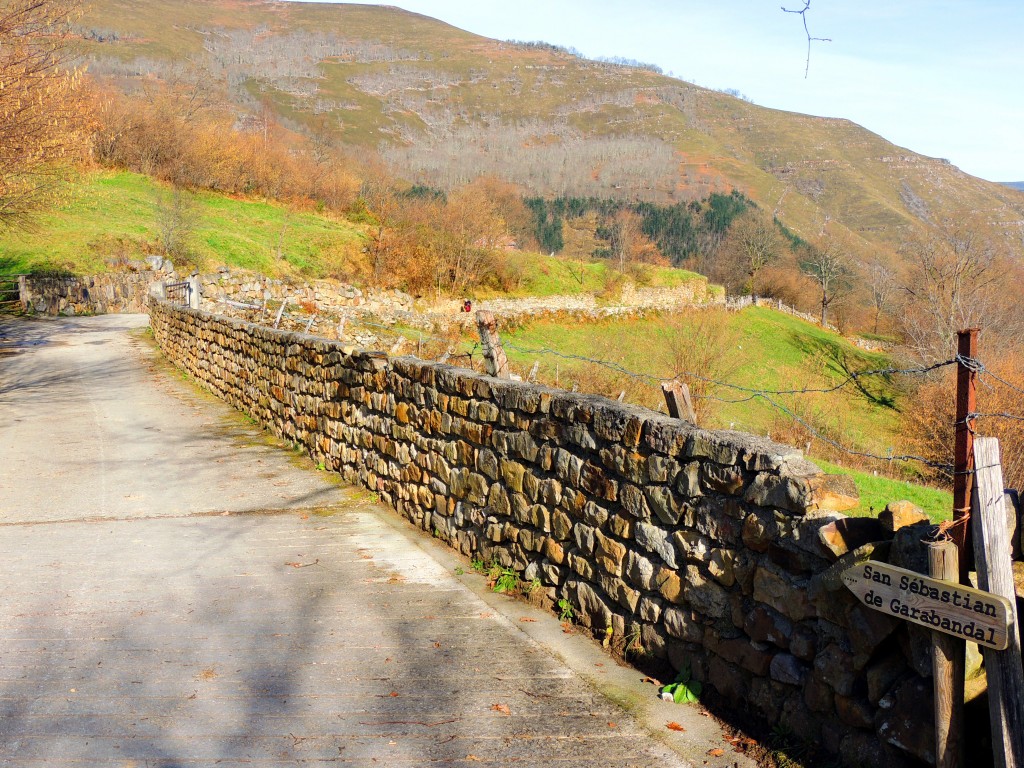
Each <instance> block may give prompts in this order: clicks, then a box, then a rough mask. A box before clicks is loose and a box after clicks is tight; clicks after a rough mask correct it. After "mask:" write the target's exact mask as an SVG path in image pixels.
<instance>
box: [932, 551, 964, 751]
mask: <svg viewBox="0 0 1024 768" xmlns="http://www.w3.org/2000/svg"><path fill="white" fill-rule="evenodd" d="M928 574H929V575H930V576H931V577H932V578H933V579H939V580H941V581H950V582H952V583H954V584H958V583H959V582H960V565H959V556H958V553H957V551H956V544H954V543H953V542H952V541H948V540H947V541H936V542H932V543H931V544H929V545H928ZM964 650H965V649H964V641H963V640H958V639H957V638H955V637H953V636H952V635H946V634H942V633H941V632H932V684H933V690H934V692H935V768H957V767H958V766H959V765H960V754H961V750H962V747H961V745H962V743H963V710H964Z"/></svg>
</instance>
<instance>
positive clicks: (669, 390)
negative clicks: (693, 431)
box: [661, 379, 697, 427]
mask: <svg viewBox="0 0 1024 768" xmlns="http://www.w3.org/2000/svg"><path fill="white" fill-rule="evenodd" d="M661 391H662V393H663V394H664V395H665V404H666V405H667V406H668V415H669V416H671V417H672V418H674V419H685V420H686V421H688V422H690V423H691V424H693V426H695V427H696V426H697V416H696V414H695V413H694V412H693V402H692V401H691V400H690V388H689V387H688V386H686V385H685V384H683V382H681V381H680V380H679V379H672V381H663V382H662V383H661Z"/></svg>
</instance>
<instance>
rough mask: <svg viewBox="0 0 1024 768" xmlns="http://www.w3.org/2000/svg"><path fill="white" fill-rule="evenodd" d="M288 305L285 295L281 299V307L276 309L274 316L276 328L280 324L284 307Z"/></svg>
mask: <svg viewBox="0 0 1024 768" xmlns="http://www.w3.org/2000/svg"><path fill="white" fill-rule="evenodd" d="M287 306H288V297H287V296H285V297H284V298H283V299H281V307H280V309H278V310H277V317H275V318H274V327H275V328H277V326H279V325H280V324H281V316H282V315H283V314H284V308H285V307H287Z"/></svg>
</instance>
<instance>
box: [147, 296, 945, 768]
mask: <svg viewBox="0 0 1024 768" xmlns="http://www.w3.org/2000/svg"><path fill="white" fill-rule="evenodd" d="M151 318H152V325H153V329H154V332H155V336H156V339H157V341H158V342H159V344H160V346H161V347H162V348H163V350H164V352H165V353H166V355H167V356H168V357H169V358H170V359H171V360H172V361H173V362H174V363H175V364H176V365H178V366H179V367H181V368H183V369H185V370H187V371H188V372H189V373H190V374H191V375H192V376H193V377H194V378H195V379H196V380H198V381H199V382H201V383H202V384H203V385H204V386H206V387H207V388H209V389H210V390H211V391H213V392H214V393H216V394H217V395H218V396H220V397H221V398H223V399H224V400H226V401H227V402H229V403H230V404H232V405H233V406H235V407H236V408H239V409H241V410H243V411H245V412H246V413H248V414H250V415H251V416H252V417H254V418H255V419H256V420H258V421H259V422H261V423H262V424H264V425H266V426H267V427H269V428H270V429H271V430H272V431H273V432H275V433H276V434H278V435H280V436H281V437H283V438H285V439H287V440H291V441H295V442H297V443H299V444H301V445H302V446H304V447H305V448H306V449H307V450H308V451H309V452H310V453H311V455H312V456H313V457H314V459H315V460H316V461H318V462H323V463H324V465H325V466H326V467H327V468H329V469H330V470H333V471H337V472H339V473H340V474H341V475H342V476H343V477H344V478H345V479H346V480H348V481H351V482H354V483H359V484H362V485H364V486H366V487H368V488H370V489H372V490H374V491H376V492H378V493H380V495H381V497H382V498H383V499H384V500H385V501H387V502H388V503H389V504H391V505H392V506H394V507H395V508H396V509H397V510H398V511H399V512H400V513H401V514H402V515H404V516H405V517H406V518H408V519H409V520H410V521H411V522H413V523H414V524H415V525H417V526H419V527H420V528H422V529H424V530H426V531H431V532H433V533H434V534H435V535H436V536H437V537H439V538H440V539H442V540H444V541H445V542H447V543H448V544H450V545H451V546H452V547H454V548H456V549H458V550H459V551H460V552H462V553H464V554H466V555H471V556H473V557H477V558H481V559H483V560H485V561H493V562H495V563H498V564H500V565H502V566H505V567H511V568H514V569H515V570H516V571H517V573H519V574H521V576H522V578H524V579H526V580H532V579H537V580H539V583H540V584H541V585H542V588H543V589H544V590H545V591H546V595H547V596H548V598H549V599H551V600H556V599H567V600H569V601H570V602H571V603H572V605H573V606H574V608H575V612H576V615H577V618H578V620H579V621H580V622H581V623H582V624H583V625H585V626H587V627H591V628H593V629H594V630H595V631H598V632H600V633H601V634H602V635H603V634H604V633H605V632H606V629H607V628H608V627H610V628H611V630H612V637H613V638H614V639H615V640H616V641H617V642H621V641H622V640H623V639H625V638H631V639H632V640H633V641H634V642H638V644H639V646H640V647H642V648H643V649H644V650H645V652H647V653H649V654H653V655H654V656H656V657H659V658H667V659H668V660H670V661H671V662H672V664H673V665H674V666H675V667H676V668H677V669H679V668H681V667H683V666H687V667H689V668H690V669H691V670H692V674H693V676H694V677H695V678H696V679H698V680H701V681H703V682H705V684H706V685H707V686H709V689H708V690H709V691H710V693H709V694H708V696H709V698H710V699H711V701H712V703H713V702H714V701H715V699H714V697H715V696H716V695H717V697H718V698H717V701H719V702H725V703H727V705H728V706H729V707H730V708H731V709H732V710H740V711H745V712H746V713H748V714H750V715H752V716H755V717H757V718H759V719H760V720H761V721H763V722H768V723H773V724H775V723H777V724H779V725H780V726H781V727H782V728H784V729H786V730H788V731H790V732H792V733H793V734H795V735H796V736H798V737H800V738H802V739H805V740H807V741H810V742H813V743H814V744H817V745H820V746H822V747H823V748H824V749H825V750H827V751H828V752H831V753H834V754H836V755H840V756H841V758H842V759H843V761H844V762H846V763H847V764H849V765H875V766H900V765H911V764H916V760H917V759H918V758H923V759H925V760H927V759H928V758H929V757H930V750H931V743H932V738H933V737H932V729H931V725H930V712H931V706H930V703H929V701H930V696H931V694H930V691H931V682H930V681H929V680H927V679H926V678H925V677H924V675H927V674H929V671H928V670H929V666H928V663H927V660H928V657H927V634H926V633H924V632H923V631H922V633H921V635H917V634H913V633H912V632H909V631H908V629H907V625H905V624H904V625H901V623H900V622H897V621H895V620H894V619H890V618H887V617H885V616H883V615H881V614H879V613H875V612H873V611H870V610H868V609H867V608H864V607H862V606H861V605H860V604H859V603H858V602H857V601H856V599H855V598H854V597H853V596H852V595H850V594H849V593H847V592H846V591H845V590H844V589H842V588H841V587H839V586H838V584H837V581H838V580H836V579H832V580H831V583H830V580H829V579H828V578H823V574H824V573H825V572H826V571H827V569H828V568H829V566H831V565H832V564H833V562H834V561H835V558H836V555H837V552H840V551H842V548H841V547H839V545H838V542H839V540H840V539H841V538H842V536H843V535H846V536H850V537H853V538H855V537H856V535H857V530H856V529H857V526H856V525H853V523H855V522H856V521H854V520H847V519H846V518H843V517H842V516H841V515H838V514H836V513H831V512H828V511H827V510H825V509H823V507H825V506H827V505H828V499H829V498H830V496H829V493H828V485H829V483H828V476H825V475H822V474H821V473H820V472H819V470H817V468H816V467H814V466H813V465H811V464H810V463H808V462H806V461H805V460H804V459H803V458H802V457H801V456H800V454H799V452H798V451H796V450H794V449H791V448H788V447H786V446H782V445H779V444H776V443H772V442H770V441H767V440H764V439H761V438H757V437H753V436H750V435H746V434H742V433H737V432H727V431H706V430H700V429H697V428H694V427H692V426H690V425H688V424H687V423H685V422H681V421H678V420H675V419H671V418H668V417H666V416H662V415H659V414H657V413H655V412H653V411H649V410H646V409H643V408H639V407H635V406H630V405H627V404H621V403H616V402H612V401H610V400H607V399H604V398H600V397H595V396H588V395H582V394H577V393H570V392H565V391H561V390H555V389H550V388H546V387H541V386H536V385H530V384H525V383H521V382H511V381H507V380H500V379H495V378H490V377H488V376H484V375H480V374H476V373H473V372H471V371H468V370H464V369H459V368H455V367H452V366H449V365H443V364H438V363H432V362H426V361H422V360H419V359H415V358H408V357H402V358H395V359H389V358H388V357H386V356H384V355H382V354H379V353H372V352H363V351H355V352H352V351H351V350H350V349H349V352H346V351H345V348H343V347H342V345H341V344H339V343H337V342H332V341H329V340H326V339H321V338H316V337H312V336H306V335H303V334H298V333H288V332H284V331H277V330H273V329H269V328H265V327H258V326H254V325H251V324H247V323H245V322H243V321H241V320H238V319H233V318H225V317H218V316H214V315H211V314H209V313H206V312H203V311H198V310H189V309H183V308H177V307H171V306H170V305H169V304H167V303H165V302H160V301H156V300H154V301H153V302H152V304H151ZM864 522H865V523H868V524H871V525H873V526H875V527H876V528H878V527H879V521H878V520H868V521H864ZM847 523H849V524H850V526H849V528H847V527H844V526H846V524H847ZM837 524H838V526H839V528H838V534H837V533H836V530H837V529H836V525H837ZM823 528H825V529H830V530H832V532H833V535H832V537H831V538H829V537H828V536H823V535H821V529H823ZM861 533H862V534H863V533H865V531H861ZM868 533H869V534H870V535H869V537H868V538H869V540H870V538H871V536H874V537H876V538H877V537H879V536H880V535H881V534H880V533H878V534H875V532H874V531H869V532H868ZM890 535H891V534H890ZM891 547H892V548H893V549H896V548H897V547H896V544H895V543H894V544H892V545H891ZM921 636H923V637H924V638H925V640H924V641H923V645H922V640H921ZM620 647H621V646H620ZM911 755H916V758H915V757H911Z"/></svg>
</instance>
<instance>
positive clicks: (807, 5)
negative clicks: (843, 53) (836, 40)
mask: <svg viewBox="0 0 1024 768" xmlns="http://www.w3.org/2000/svg"><path fill="white" fill-rule="evenodd" d="M810 9H811V0H804V7H803V8H793V9H790V8H787V7H786V6H782V12H783V13H795V14H796V15H797V16H799V17H800V20H801V21H802V22H803V23H804V34H805V35H807V63H806V65H805V66H804V80H806V79H807V76H808V75H809V74H810V72H811V43H812V42H814V41H815V40H817V41H819V42H822V43H831V42H832V38H831V37H812V36H811V30H810V29H808V27H807V12H808V11H809V10H810Z"/></svg>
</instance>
